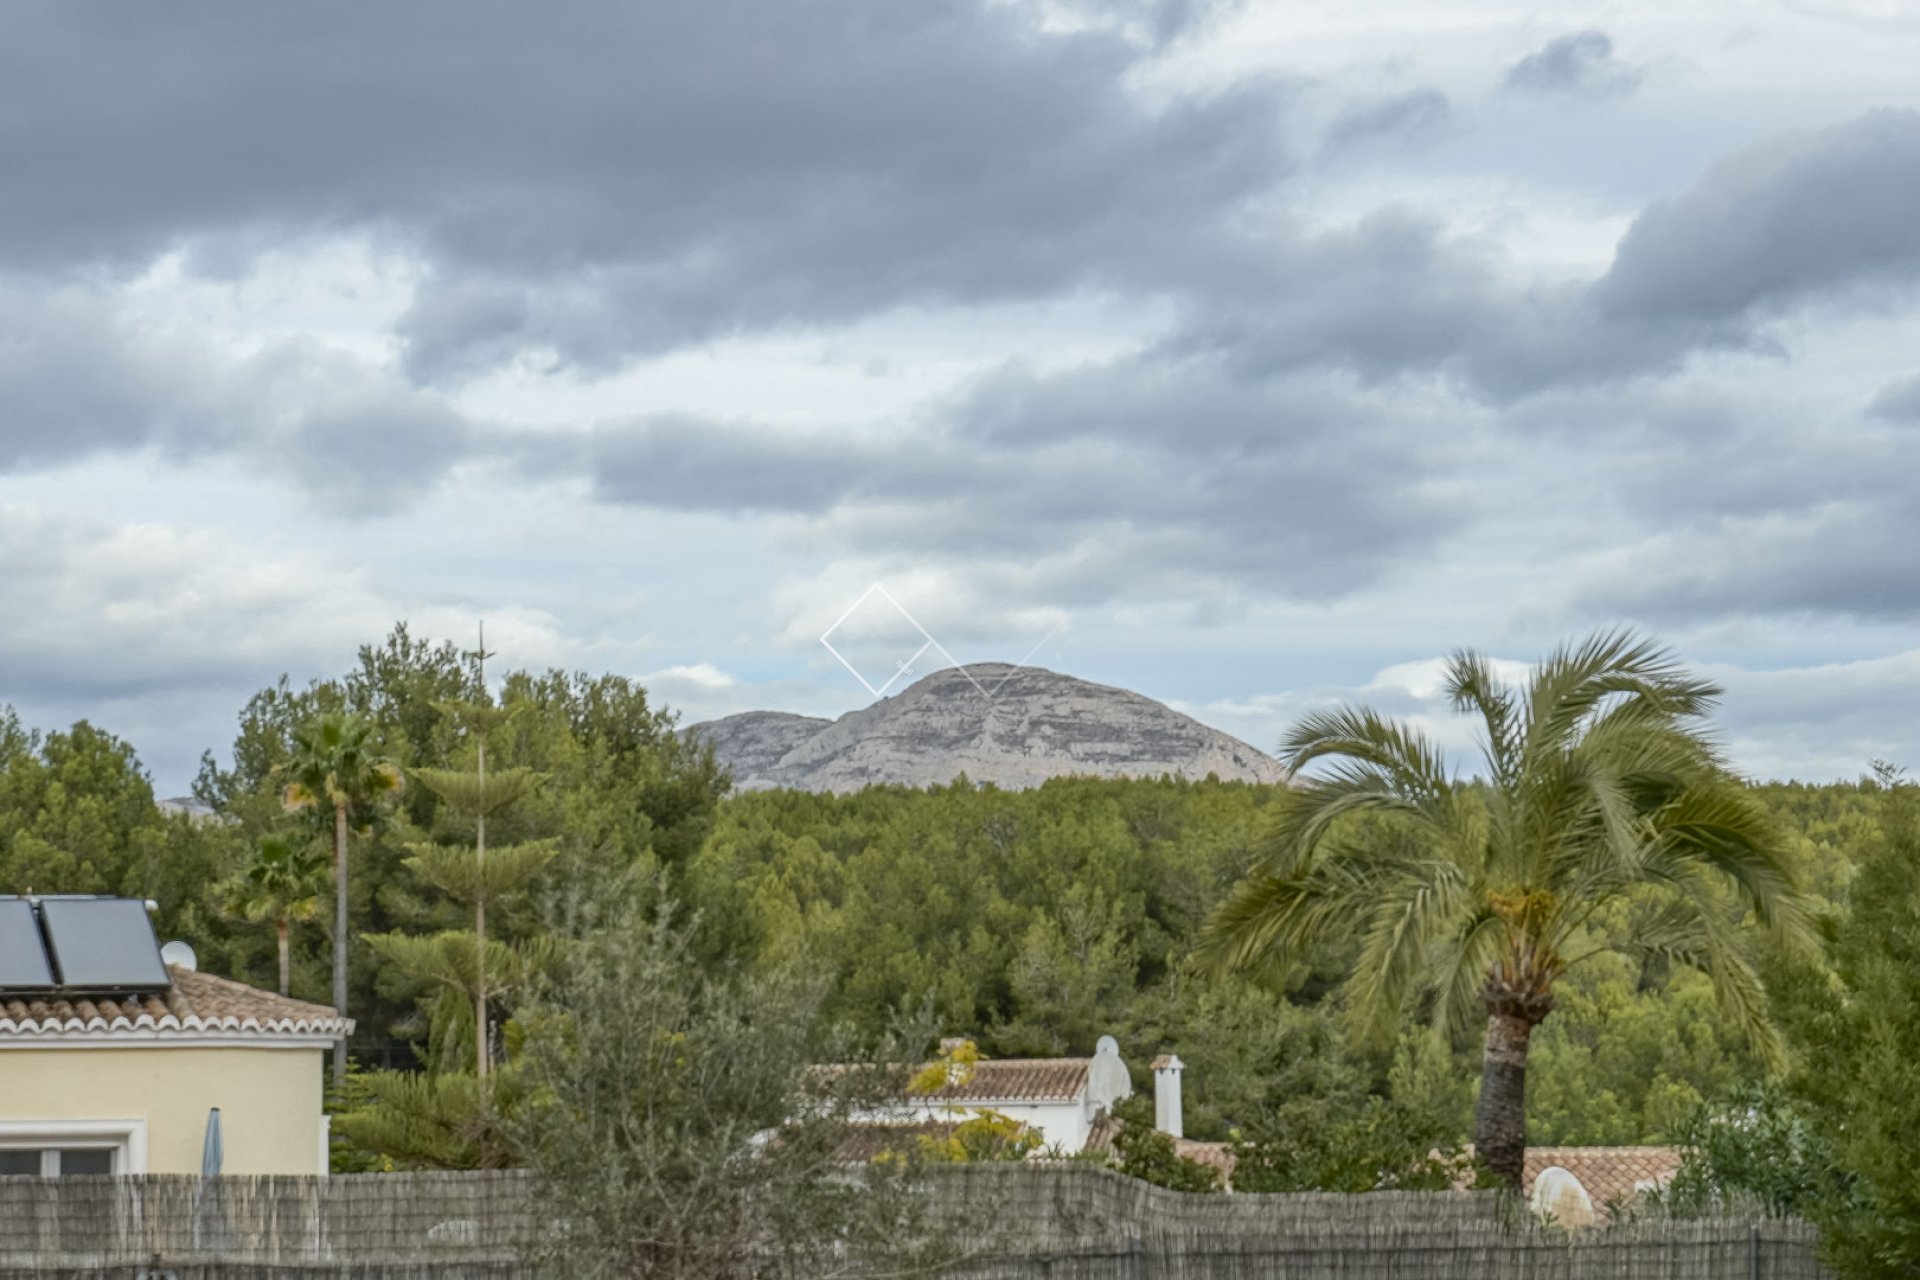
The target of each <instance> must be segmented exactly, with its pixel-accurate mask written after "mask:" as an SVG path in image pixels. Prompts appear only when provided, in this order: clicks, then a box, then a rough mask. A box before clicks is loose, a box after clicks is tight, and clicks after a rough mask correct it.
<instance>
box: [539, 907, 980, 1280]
mask: <svg viewBox="0 0 1920 1280" xmlns="http://www.w3.org/2000/svg"><path fill="white" fill-rule="evenodd" d="M616 890H617V886H608V885H596V886H595V888H594V893H595V897H596V898H597V899H600V900H604V899H607V898H609V897H614V898H616V906H615V908H614V909H613V910H612V911H611V912H605V913H596V914H598V916H599V918H598V919H597V920H596V921H595V922H594V924H595V927H592V928H590V929H586V930H579V931H576V930H575V929H574V928H572V927H569V928H567V930H566V932H567V933H569V934H570V935H575V936H576V937H577V940H576V941H574V942H573V943H571V944H570V945H569V946H568V947H567V948H566V962H565V963H566V967H565V970H564V972H563V973H562V974H561V975H559V976H558V977H557V978H556V979H555V980H554V981H552V982H551V983H550V984H548V985H546V986H545V987H544V988H543V989H542V991H541V994H540V998H539V999H538V1000H536V1001H535V1002H533V1003H532V1004H531V1005H529V1006H527V1007H524V1008H523V1009H522V1011H521V1014H520V1019H519V1021H520V1024H521V1026H522V1028H523V1030H524V1033H525V1041H524V1049H523V1051H522V1054H521V1057H520V1059H519V1060H518V1061H517V1062H516V1063H515V1064H514V1069H515V1070H521V1071H524V1072H525V1073H526V1080H525V1083H526V1088H527V1097H528V1100H529V1101H528V1105H527V1106H526V1107H525V1108H524V1109H523V1111H522V1116H521V1119H520V1121H519V1122H518V1124H517V1125H516V1126H515V1127H514V1130H513V1133H514V1135H515V1141H516V1143H517V1146H518V1150H519V1151H520V1153H521V1155H522V1157H523V1159H524V1160H525V1162H526V1163H527V1164H529V1165H530V1166H531V1167H532V1168H533V1169H534V1170H535V1171H536V1172H537V1174H538V1175H539V1176H538V1179H537V1181H536V1183H535V1185H536V1187H537V1188H538V1194H539V1195H540V1196H541V1197H542V1201H543V1209H544V1212H542V1213H541V1214H539V1215H538V1220H539V1222H540V1223H541V1225H542V1227H543V1228H544V1231H543V1236H542V1238H541V1240H540V1241H539V1242H538V1246H539V1247H538V1249H537V1254H538V1257H539V1260H540V1261H541V1262H543V1263H545V1264H547V1265H548V1266H550V1267H551V1268H552V1271H553V1274H556V1275H566V1276H570V1277H571V1276H577V1277H582V1278H583V1280H598V1278H601V1277H605V1278H608V1280H611V1278H612V1277H623V1276H638V1275H644V1276H650V1277H657V1278H659V1280H710V1278H711V1277H720V1276H747V1275H751V1276H758V1277H765V1278H766V1280H780V1278H790V1280H814V1278H815V1277H820V1276H828V1275H875V1274H884V1275H890V1276H903V1277H904V1276H910V1275H917V1274H937V1273H938V1272H939V1271H940V1270H942V1269H943V1267H945V1266H950V1265H951V1264H952V1263H953V1262H954V1261H955V1260H956V1259H957V1257H958V1256H959V1255H960V1253H961V1252H962V1251H963V1250H964V1249H965V1248H966V1247H967V1245H968V1244H969V1243H972V1241H973V1239H977V1236H976V1235H975V1233H976V1232H977V1231H979V1230H980V1229H981V1227H984V1226H985V1225H986V1224H985V1223H984V1222H983V1223H981V1224H973V1225H970V1224H967V1223H965V1222H961V1221H956V1220H955V1218H953V1217H941V1218H939V1219H937V1220H936V1217H935V1215H936V1214H941V1213H943V1212H944V1211H945V1210H946V1209H947V1206H944V1205H943V1204H942V1203H941V1200H940V1198H939V1197H937V1196H930V1195H927V1194H926V1193H925V1186H924V1185H923V1184H922V1183H921V1179H920V1174H919V1170H920V1164H921V1162H920V1161H919V1160H918V1159H917V1158H916V1154H915V1153H914V1152H913V1151H911V1150H909V1151H905V1152H901V1153H898V1154H899V1158H896V1159H886V1160H874V1161H871V1162H867V1163H864V1164H858V1165H854V1164H850V1163H849V1162H848V1160H847V1158H846V1155H845V1154H844V1153H845V1152H846V1151H847V1150H848V1147H849V1144H850V1143H851V1142H852V1141H853V1139H854V1137H855V1135H856V1132H857V1128H856V1117H857V1116H858V1115H859V1114H861V1113H862V1112H867V1113H870V1112H871V1111H872V1110H873V1109H874V1108H875V1107H877V1106H879V1105H882V1104H883V1102H884V1101H885V1100H887V1099H897V1098H898V1097H899V1096H900V1090H901V1087H902V1086H903V1085H904V1083H905V1080H904V1078H903V1076H904V1073H903V1072H902V1071H900V1070H899V1069H897V1068H889V1067H887V1066H885V1065H884V1064H887V1063H898V1062H902V1061H906V1060H909V1059H908V1057H907V1055H908V1054H909V1053H911V1052H912V1048H910V1047H909V1046H908V1042H907V1041H906V1040H904V1039H902V1040H895V1041H892V1042H890V1043H887V1044H884V1045H875V1046H868V1047H867V1048H866V1049H865V1050H864V1051H862V1050H859V1049H855V1048H851V1047H849V1046H848V1045H847V1044H845V1043H835V1042H834V1040H833V1039H832V1038H830V1037H829V1036H828V1035H826V1034H825V1033H824V1031H823V1028H822V1026H821V1023H820V1022H819V1020H818V1019H817V1017H816V1014H817V1010H818V993H817V988H816V986H815V984H813V983H812V982H810V981H809V980H808V979H806V978H805V977H804V976H800V975H783V976H780V977H775V978H767V979H752V978H745V979H743V978H741V977H739V976H738V975H732V974H728V973H726V972H724V971H715V970H714V969H711V968H707V967H703V966H702V965H700V964H699V963H698V960H697V957H696V952H695V949H694V948H693V946H692V945H691V942H692V940H691V938H690V936H689V935H688V934H687V933H686V931H685V930H683V929H681V928H679V927H677V926H676V925H674V924H673V923H672V922H671V919H670V916H669V914H668V911H667V910H666V909H665V908H664V907H662V908H661V909H660V910H658V911H657V912H656V914H655V915H654V916H653V917H652V918H651V919H648V918H646V917H645V916H643V915H641V914H638V913H637V912H636V911H635V910H634V909H633V908H632V906H631V905H630V904H626V903H618V902H617V898H618V895H617V892H616ZM822 1061H827V1062H839V1063H843V1064H847V1065H846V1066H844V1067H843V1068H842V1069H840V1070H835V1071H824V1072H823V1071H819V1070H816V1069H815V1068H814V1064H816V1063H819V1062H822ZM982 1207H984V1208H989V1209H990V1206H982Z"/></svg>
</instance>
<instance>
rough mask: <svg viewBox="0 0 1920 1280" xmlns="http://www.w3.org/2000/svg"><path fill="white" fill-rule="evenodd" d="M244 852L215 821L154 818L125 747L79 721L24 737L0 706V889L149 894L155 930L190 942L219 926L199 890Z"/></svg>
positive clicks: (215, 910) (214, 908)
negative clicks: (60, 730) (154, 908)
mask: <svg viewBox="0 0 1920 1280" xmlns="http://www.w3.org/2000/svg"><path fill="white" fill-rule="evenodd" d="M245 853H246V850H245V844H244V842H243V841H242V840H240V839H238V838H236V837H235V836H234V835H233V834H232V833H228V832H225V831H223V830H221V829H220V828H219V827H218V826H217V825H214V824H202V823H195V822H193V821H191V820H190V819H188V818H186V817H184V816H173V817H169V816H167V815H165V814H163V813H161V812H160V810H159V808H158V807H157V806H156V805H155V804H154V799H153V787H152V784H151V783H149V782H148V780H147V776H146V774H145V772H144V771H142V769H141V768H140V762H139V760H138V759H137V758H136V756H135V755H134V750H133V748H132V746H130V745H129V744H127V743H125V742H122V741H121V740H119V739H118V738H116V737H114V736H113V735H112V734H110V733H105V732H103V731H101V730H99V729H96V728H94V727H93V726H92V725H90V724H88V723H87V722H85V721H81V722H79V723H78V724H75V725H74V726H73V727H72V728H71V729H69V730H67V731H66V732H64V733H44V734H43V733H39V732H32V731H29V730H27V729H24V728H23V727H22V726H21V724H20V721H19V717H18V716H16V715H15V714H14V712H13V711H12V709H11V708H6V707H0V893H28V892H37V893H113V894H124V895H127V896H129V897H136V898H150V899H153V900H154V901H155V902H157V903H158V904H159V910H158V913H157V915H156V917H155V921H154V924H155V927H156V928H157V929H158V930H159V931H160V932H161V933H163V934H165V935H167V936H172V937H195V938H197V937H199V936H200V934H201V932H202V931H203V929H205V928H206V927H208V926H211V927H212V928H214V929H216V930H217V928H218V927H219V926H218V924H217V920H218V917H219V916H220V915H221V914H222V913H221V904H220V903H219V902H217V901H216V900H214V899H213V897H212V895H210V894H209V887H210V886H212V885H215V884H217V883H220V882H222V881H224V880H226V879H227V878H228V877H229V876H231V875H232V874H233V872H234V870H235V869H236V868H237V866H238V865H239V863H240V860H241V859H242V858H243V857H244V856H245ZM268 946H269V948H270V943H269V944H268ZM266 954H271V951H270V949H269V950H267V952H266Z"/></svg>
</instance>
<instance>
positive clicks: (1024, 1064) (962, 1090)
mask: <svg viewBox="0 0 1920 1280" xmlns="http://www.w3.org/2000/svg"><path fill="white" fill-rule="evenodd" d="M1086 1087H1087V1059H1085V1058H988V1059H985V1060H984V1061H981V1062H976V1063H974V1064H973V1074H972V1075H971V1077H969V1078H968V1079H967V1080H966V1081H965V1082H963V1083H959V1084H953V1085H949V1086H948V1087H947V1088H945V1089H941V1090H939V1091H938V1092H936V1093H929V1094H926V1095H925V1096H926V1097H928V1098H932V1099H937V1100H939V1101H942V1102H946V1101H953V1102H1072V1101H1074V1100H1075V1099H1077V1098H1079V1096H1080V1094H1081V1092H1082V1091H1083V1090H1084V1089H1085V1088H1086Z"/></svg>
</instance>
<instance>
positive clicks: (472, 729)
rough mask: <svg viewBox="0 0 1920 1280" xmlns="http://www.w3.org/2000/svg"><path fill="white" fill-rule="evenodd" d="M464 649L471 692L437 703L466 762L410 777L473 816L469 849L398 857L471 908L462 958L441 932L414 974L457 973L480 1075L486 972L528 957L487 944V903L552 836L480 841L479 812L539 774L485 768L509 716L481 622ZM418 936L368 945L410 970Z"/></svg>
mask: <svg viewBox="0 0 1920 1280" xmlns="http://www.w3.org/2000/svg"><path fill="white" fill-rule="evenodd" d="M472 656H473V659H474V667H475V684H476V685H477V687H478V690H479V694H478V699H477V700H476V701H475V702H472V703H466V704H461V705H457V706H450V707H447V708H445V710H446V711H447V712H448V713H449V714H450V715H451V716H453V718H454V719H455V720H456V721H457V722H458V723H459V724H461V725H462V727H463V728H464V729H465V731H466V732H467V734H468V735H469V736H470V737H471V738H472V740H473V744H474V768H473V769H471V770H461V769H415V770H414V771H413V776H414V777H415V779H416V780H418V781H419V783H420V784H421V785H422V786H424V787H425V788H426V789H427V790H428V791H431V792H432V793H433V794H434V795H436V796H438V797H439V798H440V800H441V802H442V803H443V804H444V805H445V806H446V807H447V809H448V811H449V812H451V814H452V815H453V816H454V818H455V819H456V820H458V821H462V822H468V821H470V822H472V823H473V831H474V842H473V847H472V849H471V851H469V850H467V849H465V848H460V847H457V846H449V845H443V844H430V843H414V844H410V845H409V846H408V848H409V849H411V850H412V853H413V856H412V857H410V858H408V859H407V860H406V865H407V866H408V867H409V868H410V869H411V870H412V871H413V872H414V874H415V875H417V876H419V877H420V878H421V879H422V880H424V881H426V882H427V883H428V884H430V885H432V886H433V887H435V888H436V889H439V890H440V891H441V892H442V893H444V894H446V895H447V896H448V897H449V898H452V899H453V900H454V901H456V902H459V903H461V904H463V905H465V906H470V907H472V908H473V933H472V935H471V945H470V947H469V953H470V957H471V963H470V965H452V964H449V963H448V959H449V958H448V957H447V956H445V955H444V954H440V953H444V951H445V949H446V948H448V947H450V946H456V945H458V944H457V943H456V942H455V941H454V938H456V937H457V936H458V935H457V934H444V933H443V934H441V935H440V936H439V938H438V939H436V940H433V941H434V944H435V946H436V947H437V948H438V949H439V952H437V953H435V954H436V955H437V957H438V958H437V961H436V962H435V963H433V964H431V965H429V966H428V967H427V969H426V971H425V972H423V973H422V974H421V976H423V977H427V978H428V979H429V980H430V981H433V982H437V983H441V984H442V985H445V984H447V983H448V982H449V981H450V980H451V979H453V978H454V975H456V974H457V975H458V982H459V983H464V984H466V985H467V986H468V995H469V996H470V998H471V1000H472V1007H473V1040H474V1074H475V1075H476V1076H478V1077H479V1078H480V1079H483V1080H484V1079H485V1078H486V1076H487V1071H488V1068H489V1067H490V1065H491V1061H490V1060H491V1057H492V1055H491V1052H490V1036H489V1033H488V1020H487V1000H488V995H489V990H488V987H489V984H488V975H489V972H493V973H499V972H500V971H501V970H502V968H503V967H506V966H507V965H508V964H511V966H512V967H513V968H515V969H518V968H520V967H522V965H523V962H524V961H526V960H528V959H530V958H531V957H530V956H529V954H528V953H526V952H525V951H512V950H509V949H503V948H500V947H499V946H498V944H493V945H490V944H489V942H488V938H487V904H488V903H489V902H491V901H496V900H498V899H499V898H501V897H502V896H504V895H506V894H509V893H513V892H516V891H517V890H520V889H523V888H525V887H526V886H527V884H528V883H529V882H530V881H531V880H532V879H533V878H534V877H535V876H536V875H538V874H539V873H540V872H541V870H542V869H543V868H544V867H545V866H546V865H547V863H548V862H549V861H551V860H552V858H553V855H554V853H555V852H556V851H557V850H558V847H559V842H558V841H557V840H551V839H549V840H533V841H528V842H526V843H523V844H512V845H506V846H503V847H498V848H494V849H491V850H489V849H488V848H487V819H488V818H490V817H495V816H497V815H499V814H500V813H501V812H503V811H504V810H506V809H508V808H510V807H511V806H513V805H514V804H516V803H518V802H519V801H521V800H523V799H525V798H526V797H527V796H528V795H530V794H531V793H532V792H533V791H534V790H535V788H537V787H538V786H539V785H540V783H541V781H542V778H541V775H540V774H538V773H536V772H535V771H534V770H532V769H528V768H524V767H517V766H516V767H509V768H505V769H495V770H493V771H492V772H491V773H489V772H488V769H487V739H488V737H489V736H490V735H492V734H493V733H495V732H497V731H499V730H500V729H502V728H504V727H505V726H506V724H507V723H508V722H509V721H510V720H511V719H512V718H513V715H514V710H513V709H512V708H506V707H496V706H494V705H493V703H492V700H491V698H490V696H489V695H488V693H487V683H486V661H487V658H488V657H489V656H490V655H489V654H488V653H487V651H486V630H485V627H484V626H483V627H482V629H481V632H480V647H479V648H478V649H476V650H474V652H473V655H472ZM420 941H422V940H418V939H412V940H407V941H405V942H400V941H395V940H394V938H393V935H388V937H387V939H386V940H385V941H384V943H381V942H377V943H376V944H375V945H376V946H379V947H381V949H382V954H384V955H387V957H388V958H389V959H393V960H395V961H396V962H398V963H400V964H401V966H402V967H403V968H408V969H409V971H413V970H412V966H411V965H409V964H408V963H407V961H406V957H412V958H413V959H416V960H420V961H422V962H424V961H425V960H427V959H428V956H427V954H426V953H422V952H420V951H419V949H418V948H417V947H415V946H414V945H413V944H414V943H417V942H420ZM442 1021H443V1024H444V1020H442Z"/></svg>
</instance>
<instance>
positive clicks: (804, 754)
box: [688, 663, 1286, 791]
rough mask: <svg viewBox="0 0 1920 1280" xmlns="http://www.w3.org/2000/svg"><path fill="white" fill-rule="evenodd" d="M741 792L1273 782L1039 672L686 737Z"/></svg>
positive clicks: (1237, 759)
mask: <svg viewBox="0 0 1920 1280" xmlns="http://www.w3.org/2000/svg"><path fill="white" fill-rule="evenodd" d="M688 732H689V733H693V734H697V735H699V736H700V737H702V738H704V739H705V740H706V741H707V742H709V743H712V744H713V748H714V753H715V754H716V755H717V756H718V757H719V759H720V761H721V763H723V764H725V765H727V766H728V767H729V768H730V769H731V770H732V771H733V777H734V783H735V785H736V786H738V787H740V788H742V789H744V790H753V789H757V788H764V787H798V788H801V789H803V790H808V791H857V790H859V789H860V788H861V787H865V786H871V785H873V784H876V783H904V784H906V785H908V786H915V787H921V786H928V785H938V784H943V783H946V782H950V781H952V780H953V778H954V777H956V776H957V775H959V774H962V773H964V774H966V775H967V777H969V778H971V779H973V780H974V781H975V782H991V783H994V784H996V785H998V786H1002V787H1009V788H1015V787H1031V786H1036V785H1038V784H1039V783H1041V782H1044V781H1046V780H1047V779H1048V778H1055V777H1060V776H1063V775H1068V774H1095V775H1098V776H1101V777H1138V776H1147V777H1152V776H1158V775H1160V774H1163V773H1173V774H1180V775H1182V776H1185V777H1188V778H1204V777H1206V776H1207V775H1208V774H1210V773H1211V774H1217V775H1218V776H1220V777H1222V778H1233V779H1239V780H1242V781H1248V782H1281V781H1284V780H1285V778H1286V770H1284V769H1282V768H1281V767H1280V765H1279V763H1278V762H1277V761H1275V760H1274V759H1273V758H1272V757H1270V756H1268V755H1266V754H1264V753H1263V752H1261V751H1258V750H1256V749H1255V748H1253V747H1251V746H1248V745H1247V744H1246V743H1244V742H1242V741H1240V740H1239V739H1238V738H1234V737H1232V736H1230V735H1228V734H1224V733H1221V732H1220V731H1219V730H1218V729H1210V728H1208V727H1207V726H1206V725H1203V724H1201V723H1200V722H1199V721H1198V720H1195V719H1193V718H1192V717H1191V716H1185V715H1182V714H1180V713H1179V712H1178V711H1175V710H1174V709H1173V708H1171V707H1169V706H1166V705H1164V704H1163V703H1159V702H1155V701H1154V700H1153V699H1152V698H1148V697H1143V696H1142V695H1140V694H1137V693H1132V692H1130V691H1128V690H1126V689H1114V688H1110V687H1108V686H1106V685H1099V684H1092V683H1089V682H1088V681H1085V680H1077V679H1075V678H1074V677H1072V676H1065V675H1060V674H1058V673H1057V672H1053V671H1046V670H1042V669H1041V668H1039V667H1013V666H1008V665H1006V664H1004V663H976V664H973V665H971V666H968V667H965V668H960V667H953V668H949V669H947V670H945V671H936V672H934V673H933V674H932V675H930V676H925V677H923V678H922V679H920V680H918V681H916V682H915V683H913V684H912V685H910V686H908V687H907V688H906V689H905V690H903V691H901V692H900V693H898V694H896V695H894V696H893V697H890V698H882V699H880V700H879V701H878V702H875V703H874V704H872V705H871V706H866V707H862V708H860V709H859V710H857V711H850V712H848V713H847V714H846V715H844V716H841V717H840V718H839V719H838V720H822V719H818V718H816V717H812V716H798V715H790V714H787V713H785V712H779V711H747V712H742V713H741V714H739V715H733V716H727V717H725V718H723V719H720V720H710V721H708V722H706V723H705V724H698V725H694V726H692V728H690V729H689V730H688Z"/></svg>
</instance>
